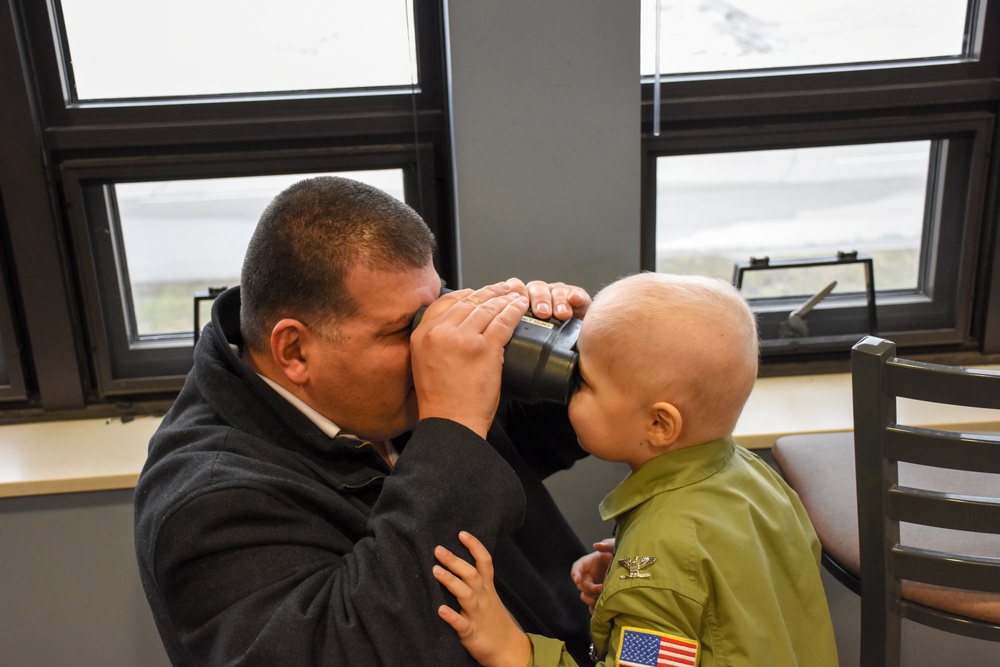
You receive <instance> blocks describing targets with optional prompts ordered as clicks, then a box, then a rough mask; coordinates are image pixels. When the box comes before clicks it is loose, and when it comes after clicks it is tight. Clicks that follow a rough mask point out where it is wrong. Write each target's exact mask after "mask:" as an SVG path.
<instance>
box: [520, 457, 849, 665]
mask: <svg viewBox="0 0 1000 667" xmlns="http://www.w3.org/2000/svg"><path fill="white" fill-rule="evenodd" d="M601 516H602V517H603V518H604V519H605V520H608V519H612V518H614V519H615V520H616V521H617V524H618V533H617V546H616V553H615V557H614V559H613V561H612V564H611V569H610V570H609V572H608V575H607V578H606V580H605V584H604V592H603V593H602V594H601V597H600V599H599V600H598V602H597V605H596V607H595V609H594V616H593V618H592V619H591V632H592V634H593V638H594V649H595V655H596V656H597V658H598V660H599V663H598V664H599V665H617V664H618V663H617V658H618V652H619V650H620V646H619V644H620V642H621V641H622V629H623V628H634V629H638V630H647V631H651V632H653V633H655V634H663V635H669V636H673V637H677V638H682V639H688V640H694V641H696V642H697V643H698V644H699V647H698V654H697V663H696V664H697V665H699V667H716V666H721V665H733V666H736V665H739V666H757V665H767V666H768V667H784V666H789V667H791V666H794V665H802V666H803V667H826V666H830V667H836V666H837V664H838V661H837V647H836V644H835V642H834V636H833V625H832V623H831V620H830V612H829V608H828V606H827V602H826V595H825V592H824V590H823V584H822V582H821V581H820V565H819V556H820V546H819V541H818V540H817V538H816V533H815V531H814V530H813V528H812V524H811V523H810V521H809V518H808V517H807V516H806V512H805V509H804V508H803V507H802V503H801V502H800V501H799V499H798V496H797V495H796V494H795V492H794V491H792V490H791V489H790V488H789V487H788V485H787V484H786V483H785V482H784V480H782V479H781V477H780V476H779V475H778V474H777V473H775V472H774V470H772V469H771V468H770V467H769V466H768V465H767V464H766V463H764V462H763V461H762V460H761V459H760V458H759V457H758V456H756V455H754V454H752V453H751V452H749V451H747V450H746V449H744V448H742V447H739V446H737V445H736V444H735V442H734V441H733V439H732V438H723V439H722V440H716V441H713V442H709V443H705V444H703V445H698V446H696V447H689V448H685V449H679V450H676V451H673V452H670V453H668V454H664V455H663V456H659V457H657V458H655V459H653V460H651V461H649V462H648V463H646V464H645V465H644V466H642V468H640V469H639V470H638V471H637V472H635V473H633V474H631V475H629V476H628V477H627V478H625V480H624V481H622V483H621V484H620V485H619V486H618V487H617V488H616V489H614V490H613V491H612V492H611V493H610V494H608V496H607V498H605V499H604V501H603V502H602V503H601ZM644 557H647V558H644ZM651 558H655V561H652V562H650V561H651ZM627 560H630V562H628V563H626V562H625V561H627ZM531 640H532V643H533V645H534V648H535V652H534V656H533V659H532V662H531V665H534V666H537V667H543V666H546V667H548V666H554V665H560V666H563V665H575V664H576V663H575V662H573V660H572V658H570V657H569V656H568V655H567V654H566V653H565V651H564V650H561V647H560V642H558V640H552V639H547V638H544V637H538V636H535V635H532V636H531Z"/></svg>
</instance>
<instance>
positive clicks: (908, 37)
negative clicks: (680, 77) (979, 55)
mask: <svg viewBox="0 0 1000 667" xmlns="http://www.w3.org/2000/svg"><path fill="white" fill-rule="evenodd" d="M968 4H969V3H968V1H967V0H880V1H879V2H870V1H869V0H824V1H823V2H809V1H803V0H728V1H727V0H696V1H694V2H691V1H690V0H683V1H680V2H678V1H671V0H660V6H661V10H660V57H659V63H660V73H661V74H686V73H695V72H723V71H733V70H752V69H766V68H784V67H803V66H805V67H808V66H819V65H838V64H850V63H874V62H883V61H892V60H908V59H915V58H940V57H948V56H961V55H966V54H965V47H964V44H965V31H966V15H967V13H968ZM641 67H642V74H643V75H646V76H648V75H652V74H653V73H654V72H655V71H656V0H642V36H641Z"/></svg>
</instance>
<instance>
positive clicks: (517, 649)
mask: <svg viewBox="0 0 1000 667" xmlns="http://www.w3.org/2000/svg"><path fill="white" fill-rule="evenodd" d="M458 539H459V540H460V541H461V542H462V544H464V545H465V547H466V548H467V549H468V550H469V553H471V554H472V557H473V558H474V559H475V560H476V566H475V567H473V566H472V565H470V564H469V563H468V562H466V561H464V560H462V559H461V558H459V557H458V556H456V555H455V554H453V553H452V552H450V551H448V550H447V549H445V548H444V547H440V546H439V547H436V548H435V549H434V556H435V557H436V558H437V559H438V561H439V562H440V563H441V565H443V566H444V567H441V566H438V565H435V566H434V577H435V578H436V579H437V580H438V581H439V582H440V583H441V584H442V585H443V586H444V587H445V588H447V589H448V590H449V591H450V592H451V594H452V595H454V596H455V597H456V598H457V599H458V603H459V604H460V605H461V606H462V613H461V614H460V613H458V612H457V611H455V610H454V609H452V608H451V607H449V606H447V605H441V606H440V607H438V616H440V617H441V618H442V619H443V620H444V621H445V622H446V623H447V624H448V625H450V626H451V627H452V629H453V630H454V631H455V632H457V633H458V638H459V639H461V640H462V646H464V647H465V650H467V651H468V652H469V654H470V655H472V657H473V658H475V659H476V661H477V662H478V663H479V664H481V665H483V667H507V666H508V665H509V666H510V667H523V666H524V665H526V664H528V662H529V661H530V660H531V653H532V647H531V640H530V639H528V636H527V635H526V634H524V632H522V631H521V629H520V628H519V627H517V624H516V623H515V622H514V619H512V618H511V616H510V613H509V612H508V611H507V608H506V607H504V606H503V602H501V601H500V596H498V595H497V592H496V589H495V588H493V557H492V556H490V552H489V551H487V550H486V547H484V546H483V543H482V542H480V541H479V540H477V539H476V538H475V537H474V536H473V535H471V534H469V533H467V532H465V531H462V532H461V533H459V534H458ZM445 568H447V569H445Z"/></svg>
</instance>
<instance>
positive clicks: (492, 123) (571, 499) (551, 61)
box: [446, 0, 641, 542]
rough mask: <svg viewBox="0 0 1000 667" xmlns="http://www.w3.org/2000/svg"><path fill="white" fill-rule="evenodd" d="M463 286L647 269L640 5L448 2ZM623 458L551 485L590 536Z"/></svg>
mask: <svg viewBox="0 0 1000 667" xmlns="http://www.w3.org/2000/svg"><path fill="white" fill-rule="evenodd" d="M446 14H447V21H448V31H449V63H450V72H451V104H452V120H453V126H452V131H453V141H454V160H455V174H456V183H455V192H456V210H457V212H458V230H459V244H460V258H461V259H460V261H461V272H460V275H461V282H462V285H463V286H470V287H471V286H478V285H483V284H486V283H490V282H494V281H497V280H503V279H505V278H508V277H510V276H517V277H519V278H523V279H524V280H526V281H527V280H533V279H543V280H549V281H553V280H561V281H564V282H567V283H571V284H575V285H580V286H582V287H584V288H586V289H587V290H588V291H590V292H591V293H593V292H595V291H596V290H598V289H600V287H602V286H603V285H605V284H607V283H608V282H611V281H612V280H614V279H615V278H618V277H619V276H621V275H624V274H627V273H634V272H636V271H638V270H639V205H640V168H641V162H640V148H641V144H640V133H639V130H640V125H639V121H640V114H639V102H640V95H641V91H640V84H639V76H638V72H639V0H614V1H613V2H609V1H608V0H574V2H565V1H562V0H495V1H493V2H468V1H465V0H452V1H451V2H449V3H447V10H446ZM626 472H627V469H626V468H625V467H624V466H618V465H611V464H607V463H602V462H600V461H595V460H586V461H583V462H581V463H579V464H577V466H576V467H574V469H573V470H571V471H568V472H565V473H561V474H559V475H557V476H555V477H554V478H553V479H551V480H550V482H549V488H550V489H551V490H552V492H553V493H554V494H555V496H556V499H557V501H558V502H559V504H560V506H561V507H562V508H563V511H564V512H565V513H566V515H567V516H568V517H569V519H570V521H571V523H572V524H573V526H574V528H576V530H577V532H578V533H579V534H580V535H581V536H582V537H583V539H584V540H585V541H587V542H589V541H594V540H598V539H602V538H603V537H606V536H608V535H610V526H606V525H604V524H603V523H602V522H601V520H600V518H599V516H598V514H597V504H598V503H599V502H600V500H601V499H602V498H603V497H604V495H605V494H606V493H607V492H608V491H609V490H610V489H611V488H613V487H614V486H615V484H617V482H618V481H619V480H621V478H622V477H624V475H625V473H626Z"/></svg>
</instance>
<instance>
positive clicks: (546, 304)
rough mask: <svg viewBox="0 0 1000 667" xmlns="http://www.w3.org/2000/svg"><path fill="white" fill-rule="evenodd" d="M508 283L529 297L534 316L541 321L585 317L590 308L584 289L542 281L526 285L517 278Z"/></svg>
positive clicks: (587, 295) (533, 281) (588, 297)
mask: <svg viewBox="0 0 1000 667" xmlns="http://www.w3.org/2000/svg"><path fill="white" fill-rule="evenodd" d="M507 282H508V283H510V284H511V285H512V286H513V287H514V289H515V290H517V291H518V292H520V293H521V294H523V295H524V296H526V297H528V299H529V301H530V302H531V312H532V314H533V315H534V316H535V317H537V318H538V319H541V320H547V319H549V318H550V317H555V318H556V319H559V320H568V319H569V318H570V317H583V316H584V315H585V314H586V313H587V308H589V307H590V301H591V299H590V295H589V294H587V291H586V290H585V289H583V288H582V287H576V286H575V285H567V284H566V283H547V282H544V281H542V280H532V281H531V282H530V283H528V284H527V285H525V284H524V283H523V282H521V281H520V280H518V279H517V278H510V279H509V280H508V281H507Z"/></svg>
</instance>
